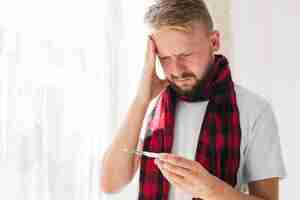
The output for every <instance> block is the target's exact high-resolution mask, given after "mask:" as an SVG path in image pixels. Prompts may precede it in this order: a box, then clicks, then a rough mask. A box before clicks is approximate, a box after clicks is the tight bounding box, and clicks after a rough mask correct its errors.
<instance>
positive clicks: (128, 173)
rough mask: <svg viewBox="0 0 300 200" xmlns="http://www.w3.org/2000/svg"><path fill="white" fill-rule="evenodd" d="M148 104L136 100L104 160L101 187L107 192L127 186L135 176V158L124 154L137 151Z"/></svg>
mask: <svg viewBox="0 0 300 200" xmlns="http://www.w3.org/2000/svg"><path fill="white" fill-rule="evenodd" d="M147 107H148V104H145V103H142V102H141V101H139V100H138V99H135V100H134V101H133V103H132V104H131V106H130V108H129V110H128V113H127V116H126V118H125V120H124V122H123V124H122V125H121V127H120V128H119V130H118V133H117V135H116V137H115V138H114V140H113V142H112V144H111V145H110V146H109V148H108V150H107V151H106V152H105V154H104V157H103V160H102V172H101V174H102V176H101V185H102V190H103V191H105V192H115V191H117V190H119V189H120V188H122V187H123V186H124V185H126V184H127V183H128V182H129V181H130V180H131V179H132V177H133V175H134V170H133V169H134V156H131V155H127V154H126V153H124V152H122V149H123V148H128V149H135V148H136V147H137V144H138V140H139V134H140V130H141V127H142V124H143V119H144V116H145V113H146V110H147Z"/></svg>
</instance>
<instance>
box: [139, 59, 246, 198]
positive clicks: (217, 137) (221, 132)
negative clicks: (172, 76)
mask: <svg viewBox="0 0 300 200" xmlns="http://www.w3.org/2000/svg"><path fill="white" fill-rule="evenodd" d="M178 99H181V100H184V101H206V100H209V102H208V105H207V109H206V113H205V116H204V119H203V123H202V126H201V130H199V132H200V131H201V132H200V133H201V134H200V136H199V140H198V146H197V151H196V155H195V160H196V161H198V162H199V163H201V164H202V166H204V167H205V168H206V169H207V170H208V171H209V172H210V173H211V174H213V175H215V176H216V177H218V178H220V179H222V180H223V181H225V182H227V183H228V184H230V185H232V186H235V185H236V179H237V171H238V168H239V161H240V140H241V129H240V121H239V110H238V106H237V101H236V94H235V90H234V83H233V81H232V79H231V73H230V69H229V66H228V61H227V59H226V58H225V57H224V56H222V55H215V59H214V62H213V64H212V65H211V69H210V72H209V73H208V74H207V76H206V79H205V81H204V83H203V86H202V88H201V89H199V94H198V95H197V98H196V99H189V98H187V97H182V96H181V97H179V96H176V93H175V92H174V90H172V88H171V87H167V88H166V89H165V90H164V91H162V93H161V94H160V96H159V100H158V102H157V104H156V105H155V107H154V109H153V112H152V119H151V120H150V122H149V124H148V127H147V132H146V138H145V140H144V150H145V151H151V152H157V153H159V152H166V153H171V150H172V144H173V137H174V136H173V131H174V123H175V118H174V113H175V108H176V102H177V100H178ZM199 123H200V122H199ZM187 134H189V133H187ZM139 179H140V180H139V181H140V185H139V200H162V199H163V200H167V199H168V194H169V188H170V186H169V182H168V181H167V180H166V179H165V178H164V177H163V175H162V174H161V172H160V171H159V169H158V168H157V166H156V165H155V164H154V160H153V159H151V158H147V157H142V159H141V170H140V178H139ZM194 199H195V198H194Z"/></svg>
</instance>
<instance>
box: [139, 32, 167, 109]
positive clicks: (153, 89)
mask: <svg viewBox="0 0 300 200" xmlns="http://www.w3.org/2000/svg"><path fill="white" fill-rule="evenodd" d="M156 59H157V47H156V45H155V42H154V39H153V38H152V37H151V36H149V39H148V42H147V49H146V55H145V64H144V69H143V72H142V78H141V80H140V83H139V86H138V92H137V98H138V100H139V101H141V102H143V103H145V104H149V102H150V101H151V100H152V99H153V98H155V97H156V96H157V95H158V94H159V93H160V92H161V91H162V90H163V89H164V88H166V87H167V86H168V84H169V83H168V81H167V80H162V79H160V78H159V77H158V76H157V73H156V69H155V68H156V64H155V62H156Z"/></svg>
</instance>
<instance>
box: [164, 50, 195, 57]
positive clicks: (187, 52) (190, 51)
mask: <svg viewBox="0 0 300 200" xmlns="http://www.w3.org/2000/svg"><path fill="white" fill-rule="evenodd" d="M192 52H193V51H192V50H188V51H185V52H183V53H180V54H177V55H175V56H182V55H185V54H191V53H192ZM158 57H159V58H161V59H164V58H168V57H170V56H160V55H158Z"/></svg>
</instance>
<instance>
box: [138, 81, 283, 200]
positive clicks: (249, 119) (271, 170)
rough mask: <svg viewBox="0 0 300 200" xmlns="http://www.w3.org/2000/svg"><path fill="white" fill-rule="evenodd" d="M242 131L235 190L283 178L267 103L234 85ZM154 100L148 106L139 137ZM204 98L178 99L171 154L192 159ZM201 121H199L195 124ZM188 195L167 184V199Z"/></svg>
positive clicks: (274, 123) (181, 199) (274, 124)
mask: <svg viewBox="0 0 300 200" xmlns="http://www.w3.org/2000/svg"><path fill="white" fill-rule="evenodd" d="M235 91H236V96H237V104H238V108H239V112H240V125H241V130H242V133H241V134H242V137H241V146H240V152H241V156H240V165H239V170H238V176H237V185H236V189H238V190H240V191H242V190H243V189H244V187H245V186H246V185H247V183H248V182H251V181H256V180H262V179H266V178H271V177H279V178H281V179H282V178H284V177H286V169H285V166H284V162H283V158H282V152H281V145H280V138H279V134H278V125H277V121H276V118H275V115H274V112H273V109H272V107H271V105H270V104H269V103H268V102H267V101H266V100H265V99H264V98H262V97H261V96H259V95H257V94H255V93H253V92H251V91H249V90H248V89H246V88H244V87H242V86H240V85H237V84H235ZM156 100H157V99H155V100H153V101H152V102H151V104H150V105H149V107H148V111H147V113H146V116H145V120H144V125H143V129H142V133H141V136H140V137H141V140H143V138H144V137H145V129H146V125H147V122H148V121H149V119H150V113H151V111H152V109H153V106H154V104H155V102H156ZM207 104H208V101H204V102H185V101H179V102H178V104H177V107H176V113H175V129H174V131H175V132H174V143H173V147H172V153H174V154H177V155H180V156H183V157H185V158H187V159H191V160H194V158H195V152H196V148H197V144H198V137H199V134H200V128H201V123H202V120H203V117H204V114H205V112H206V107H207ZM199 122H201V123H199ZM191 199H192V196H190V195H189V194H186V193H183V192H182V191H180V190H178V189H176V188H175V187H174V186H172V185H170V193H169V200H191Z"/></svg>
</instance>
